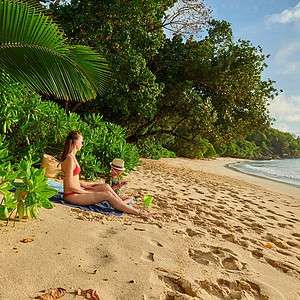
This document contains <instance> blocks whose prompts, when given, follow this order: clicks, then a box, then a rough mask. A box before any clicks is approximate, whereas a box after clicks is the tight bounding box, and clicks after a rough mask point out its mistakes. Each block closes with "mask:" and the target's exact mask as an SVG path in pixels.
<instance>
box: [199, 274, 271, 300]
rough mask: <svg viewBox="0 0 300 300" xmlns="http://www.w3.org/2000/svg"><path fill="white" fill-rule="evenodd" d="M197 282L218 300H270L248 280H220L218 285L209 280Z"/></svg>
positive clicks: (258, 287) (256, 285)
mask: <svg viewBox="0 0 300 300" xmlns="http://www.w3.org/2000/svg"><path fill="white" fill-rule="evenodd" d="M197 282H198V284H199V285H200V287H201V288H203V289H204V290H205V291H206V292H207V293H208V294H209V295H212V296H215V297H217V298H218V299H260V300H269V299H270V297H269V296H268V295H266V294H262V292H261V288H260V286H259V285H258V284H256V283H253V282H251V281H248V280H235V281H229V280H226V279H222V278H220V279H218V280H217V282H216V283H213V282H210V281H209V280H207V279H206V280H203V281H197Z"/></svg>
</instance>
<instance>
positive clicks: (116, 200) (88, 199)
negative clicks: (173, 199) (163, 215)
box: [65, 192, 150, 217]
mask: <svg viewBox="0 0 300 300" xmlns="http://www.w3.org/2000/svg"><path fill="white" fill-rule="evenodd" d="M65 200H66V201H68V202H70V203H73V204H79V205H92V204H96V203H99V202H102V201H108V202H109V204H110V205H111V206H112V207H113V208H115V209H117V210H120V211H122V212H125V213H128V214H133V215H137V216H145V217H149V216H150V214H147V213H144V212H141V211H139V210H137V209H135V208H133V207H130V206H128V205H127V204H126V203H124V202H123V201H122V199H120V197H119V196H118V195H117V194H116V193H115V192H113V193H111V192H94V193H86V194H72V195H69V196H67V197H66V198H65Z"/></svg>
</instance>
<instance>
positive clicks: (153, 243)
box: [150, 240, 163, 247]
mask: <svg viewBox="0 0 300 300" xmlns="http://www.w3.org/2000/svg"><path fill="white" fill-rule="evenodd" d="M150 244H151V245H153V246H157V247H163V245H162V244H161V243H160V242H158V241H156V240H151V241H150Z"/></svg>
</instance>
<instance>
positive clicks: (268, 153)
mask: <svg viewBox="0 0 300 300" xmlns="http://www.w3.org/2000/svg"><path fill="white" fill-rule="evenodd" d="M216 150H217V153H218V154H219V155H221V156H231V157H239V158H252V159H271V158H296V157H300V138H299V137H296V136H294V135H292V134H290V133H288V132H282V131H280V130H277V129H273V128H270V129H268V130H266V131H264V132H262V131H256V132H255V133H249V134H248V135H247V137H246V138H245V139H244V140H239V141H233V142H231V143H229V144H226V145H223V146H216Z"/></svg>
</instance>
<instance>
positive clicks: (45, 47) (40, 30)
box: [0, 0, 110, 101]
mask: <svg viewBox="0 0 300 300" xmlns="http://www.w3.org/2000/svg"><path fill="white" fill-rule="evenodd" d="M0 68H2V69H3V70H4V71H6V72H7V73H9V74H10V75H11V77H12V78H14V79H15V80H17V81H20V82H22V83H24V84H26V85H27V86H28V87H29V88H31V89H32V90H34V91H36V92H38V93H41V94H46V95H54V96H56V97H57V98H61V99H66V100H76V101H85V100H90V99H93V98H95V97H96V95H97V92H98V93H102V92H104V90H105V88H106V86H107V85H108V83H109V78H110V72H109V68H108V65H107V63H106V61H105V59H104V58H102V57H101V56H100V55H99V54H98V53H97V52H96V51H95V50H93V49H91V48H90V47H87V46H79V45H77V46H70V45H67V44H66V38H64V36H63V33H62V31H61V30H60V29H59V27H58V26H57V25H56V24H54V23H53V22H52V20H51V19H50V18H48V17H46V16H45V15H43V14H42V12H41V10H40V9H39V8H36V7H35V6H34V4H32V3H30V2H22V1H21V0H0Z"/></svg>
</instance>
